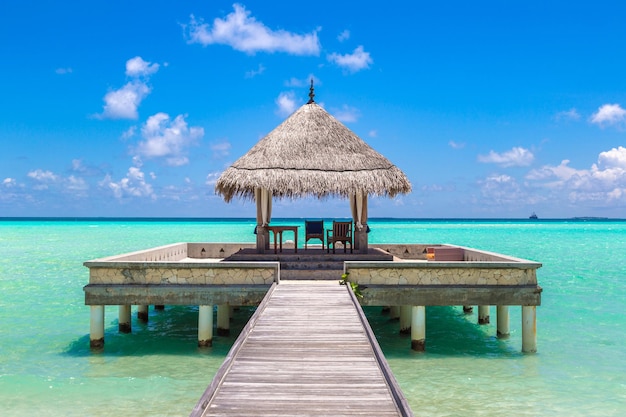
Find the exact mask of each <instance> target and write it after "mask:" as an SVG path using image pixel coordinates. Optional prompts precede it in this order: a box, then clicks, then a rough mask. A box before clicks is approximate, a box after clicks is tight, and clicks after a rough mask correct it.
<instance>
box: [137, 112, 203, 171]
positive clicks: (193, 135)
mask: <svg viewBox="0 0 626 417" xmlns="http://www.w3.org/2000/svg"><path fill="white" fill-rule="evenodd" d="M141 136H142V137H143V140H142V141H140V142H139V144H138V145H137V147H136V149H135V151H136V152H137V154H138V156H143V157H146V158H165V160H166V163H167V164H168V165H171V166H180V165H185V164H187V163H188V162H189V159H188V158H187V156H186V152H187V148H188V147H190V146H192V145H194V144H195V143H196V142H197V140H198V139H200V138H202V136H204V129H203V128H201V127H189V126H188V125H187V122H186V121H185V117H184V116H183V115H178V116H176V118H175V119H174V120H171V119H170V116H169V115H168V114H166V113H157V114H155V115H153V116H150V117H149V118H148V120H147V121H146V123H145V124H144V126H143V127H142V128H141Z"/></svg>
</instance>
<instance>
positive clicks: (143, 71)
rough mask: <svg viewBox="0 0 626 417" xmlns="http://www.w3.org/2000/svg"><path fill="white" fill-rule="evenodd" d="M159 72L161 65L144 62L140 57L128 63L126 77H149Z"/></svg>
mask: <svg viewBox="0 0 626 417" xmlns="http://www.w3.org/2000/svg"><path fill="white" fill-rule="evenodd" d="M158 70H159V64H153V63H151V62H147V61H144V60H143V59H142V58H141V57H140V56H136V57H134V58H131V59H129V60H128V61H126V75H127V76H128V77H147V76H149V75H152V74H154V73H155V72H157V71H158Z"/></svg>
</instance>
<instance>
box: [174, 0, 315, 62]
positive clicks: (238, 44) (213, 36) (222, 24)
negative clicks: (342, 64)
mask: <svg viewBox="0 0 626 417" xmlns="http://www.w3.org/2000/svg"><path fill="white" fill-rule="evenodd" d="M233 8H234V11H233V12H232V13H230V14H228V15H227V16H226V18H225V19H220V18H216V19H215V20H213V26H210V25H209V24H207V23H203V21H202V20H196V18H195V17H194V16H193V15H191V18H190V21H189V24H188V25H187V26H186V27H185V30H186V32H187V36H188V42H189V43H199V44H201V45H203V46H207V45H211V44H222V45H228V46H230V47H232V48H233V49H235V50H238V51H242V52H246V53H249V54H254V53H256V52H259V51H261V52H286V53H289V54H293V55H319V52H320V43H319V40H318V38H317V30H315V31H313V32H311V33H308V34H305V35H298V34H294V33H290V32H287V31H285V30H277V31H274V30H272V29H270V28H268V27H267V26H265V25H264V24H263V23H261V22H259V21H257V20H256V18H254V17H252V16H251V15H250V12H249V11H248V10H246V8H245V7H244V6H242V5H240V4H234V5H233Z"/></svg>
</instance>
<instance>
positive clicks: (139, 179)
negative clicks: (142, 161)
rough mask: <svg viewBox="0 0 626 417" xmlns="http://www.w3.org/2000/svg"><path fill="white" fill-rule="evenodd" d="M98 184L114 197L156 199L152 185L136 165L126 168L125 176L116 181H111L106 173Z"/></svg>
mask: <svg viewBox="0 0 626 417" xmlns="http://www.w3.org/2000/svg"><path fill="white" fill-rule="evenodd" d="M99 184H100V186H101V187H105V188H108V189H110V190H111V191H112V192H113V195H114V196H115V197H116V198H123V197H148V198H150V199H152V200H156V194H154V190H153V189H152V185H151V184H149V183H147V182H146V179H145V174H144V173H143V172H142V171H141V168H138V167H130V168H128V172H127V173H126V177H124V178H122V179H121V180H120V181H118V182H115V181H113V179H112V178H111V176H110V175H108V174H107V175H106V176H105V177H104V179H103V180H102V181H101V182H100V183H99Z"/></svg>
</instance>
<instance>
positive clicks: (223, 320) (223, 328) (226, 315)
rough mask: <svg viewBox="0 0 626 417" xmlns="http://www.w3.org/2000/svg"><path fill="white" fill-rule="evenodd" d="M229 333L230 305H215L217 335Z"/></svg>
mask: <svg viewBox="0 0 626 417" xmlns="http://www.w3.org/2000/svg"><path fill="white" fill-rule="evenodd" d="M229 334H230V307H229V305H228V304H220V305H218V306H217V335H218V336H228V335H229Z"/></svg>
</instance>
